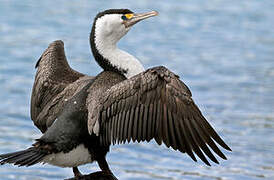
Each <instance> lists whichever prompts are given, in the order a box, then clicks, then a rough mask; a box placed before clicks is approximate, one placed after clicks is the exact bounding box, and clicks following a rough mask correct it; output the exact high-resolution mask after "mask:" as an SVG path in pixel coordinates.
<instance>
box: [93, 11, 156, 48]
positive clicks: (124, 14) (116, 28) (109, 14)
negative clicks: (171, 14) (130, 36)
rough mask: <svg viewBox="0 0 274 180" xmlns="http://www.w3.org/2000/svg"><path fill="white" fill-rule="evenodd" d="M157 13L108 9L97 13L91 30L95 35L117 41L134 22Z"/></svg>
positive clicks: (113, 41)
mask: <svg viewBox="0 0 274 180" xmlns="http://www.w3.org/2000/svg"><path fill="white" fill-rule="evenodd" d="M157 14H158V13H157V12H156V11H151V12H147V13H140V14H136V13H133V12H132V11H130V10H128V9H109V10H106V11H103V12H100V13H98V14H97V16H96V17H95V19H94V23H93V30H94V33H95V36H96V37H97V36H100V37H102V38H105V39H108V40H109V41H110V42H112V43H117V42H118V41H119V40H120V39H121V38H122V37H123V36H124V35H125V34H126V33H127V32H128V31H129V30H130V28H131V27H132V26H133V25H134V24H136V23H137V22H139V21H141V20H144V19H146V18H149V17H152V16H156V15H157ZM110 42H108V43H110Z"/></svg>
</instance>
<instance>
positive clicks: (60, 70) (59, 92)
mask: <svg viewBox="0 0 274 180" xmlns="http://www.w3.org/2000/svg"><path fill="white" fill-rule="evenodd" d="M35 67H36V68H37V72H36V75H35V80H34V84H33V88H32V96H31V119H32V120H33V122H34V124H35V125H36V126H37V127H38V128H39V129H40V130H41V131H42V132H45V131H46V130H47V128H48V127H49V126H50V125H51V124H52V123H53V121H54V120H55V119H56V117H57V115H58V114H59V111H60V110H61V109H63V108H62V107H64V104H65V101H64V99H69V97H71V96H72V95H73V94H74V93H75V92H76V91H77V89H78V87H79V84H77V85H75V86H70V87H68V85H69V84H71V83H73V82H75V81H77V80H78V79H79V78H80V77H83V76H84V75H83V74H81V73H79V72H76V71H74V70H73V69H71V68H70V66H69V64H68V62H67V59H66V56H65V51H64V43H63V42H62V41H60V40H58V41H54V42H52V43H51V44H50V45H49V47H48V48H47V49H46V50H45V51H44V53H43V54H42V56H41V57H40V58H39V60H38V61H37V64H36V66H35ZM85 84H86V83H83V86H84V85H85ZM83 86H81V87H83Z"/></svg>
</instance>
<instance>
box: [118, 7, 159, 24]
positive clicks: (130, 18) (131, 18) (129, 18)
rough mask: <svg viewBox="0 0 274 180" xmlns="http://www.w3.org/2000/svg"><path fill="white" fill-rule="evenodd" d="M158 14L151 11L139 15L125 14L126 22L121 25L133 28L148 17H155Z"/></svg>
mask: <svg viewBox="0 0 274 180" xmlns="http://www.w3.org/2000/svg"><path fill="white" fill-rule="evenodd" d="M158 14H159V13H158V12H157V11H151V12H147V13H139V14H126V15H125V16H126V20H124V22H123V24H124V25H125V27H126V28H128V27H131V26H133V25H134V24H136V23H137V22H140V21H142V20H144V19H147V18H149V17H153V16H157V15H158Z"/></svg>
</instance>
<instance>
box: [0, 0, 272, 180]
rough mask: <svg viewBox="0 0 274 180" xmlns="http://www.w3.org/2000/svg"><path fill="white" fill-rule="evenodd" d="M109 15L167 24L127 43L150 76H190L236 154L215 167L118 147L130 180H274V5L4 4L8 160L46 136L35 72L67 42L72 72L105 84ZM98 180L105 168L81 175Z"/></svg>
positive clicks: (1, 66)
mask: <svg viewBox="0 0 274 180" xmlns="http://www.w3.org/2000/svg"><path fill="white" fill-rule="evenodd" d="M108 8H129V9H131V10H133V11H134V12H146V11H149V10H157V11H158V12H159V13H160V15H159V16H158V17H155V18H151V19H149V20H146V21H144V22H142V23H140V24H138V25H136V26H135V27H134V28H132V30H131V31H130V32H129V33H128V34H127V36H125V37H124V38H123V39H122V40H121V41H120V43H119V46H120V48H121V49H124V50H126V51H128V52H130V53H131V54H133V55H135V56H136V57H138V59H140V60H141V61H142V63H143V64H144V66H145V67H146V68H149V67H153V66H157V65H164V66H166V67H168V68H169V69H170V70H172V71H174V72H175V73H177V74H178V75H180V77H181V79H182V80H183V81H184V82H185V83H186V84H187V85H188V86H189V87H190V89H191V91H192V93H193V99H194V100H195V102H196V103H197V105H198V106H199V107H200V109H201V110H202V112H203V114H204V115H205V116H206V117H207V119H208V120H209V122H210V123H211V124H212V125H213V127H215V129H216V130H217V132H218V133H219V134H220V135H221V137H223V139H224V140H225V141H226V142H227V144H228V145H229V146H230V147H231V148H232V150H233V152H232V153H230V152H225V154H226V156H227V157H228V160H227V161H224V160H221V159H219V160H220V165H215V164H212V166H211V167H207V166H205V165H204V164H203V163H201V161H199V162H198V163H195V162H192V160H191V159H190V158H189V157H188V156H186V155H185V154H181V153H179V152H175V151H173V150H171V149H167V148H166V147H165V146H158V145H156V144H155V142H151V143H149V144H145V143H144V144H130V145H119V146H113V147H112V149H111V153H109V154H108V156H107V158H108V161H109V163H110V166H111V169H112V170H113V172H114V174H115V175H116V176H117V177H119V179H121V180H156V179H169V180H182V179H187V180H188V179H203V180H204V179H205V180H211V179H213V180H227V179H244V180H245V179H248V180H256V179H274V1H272V0H241V1H238V0H210V1H209V0H184V1H177V0H169V1H146V0H138V1H130V0H115V1H107V0H106V1H89V0H71V1H67V0H54V1H53V0H47V1H35V0H25V1H19V0H17V1H16V0H0V102H1V103H0V153H6V152H10V151H15V150H20V149H24V148H27V147H29V146H30V145H31V144H32V143H33V142H34V141H33V140H34V139H35V138H39V137H40V135H41V134H40V132H39V131H38V130H37V129H36V128H35V127H34V125H33V124H32V121H31V120H30V115H29V111H30V108H29V106H30V95H31V88H32V83H33V81H34V75H35V69H34V66H35V63H36V61H37V59H38V58H39V57H40V55H41V54H42V52H43V51H44V50H45V49H46V48H47V46H48V44H49V43H50V42H52V41H53V40H57V39H61V40H63V41H64V43H65V50H66V55H67V58H68V60H69V63H70V65H71V66H72V67H73V68H74V69H76V70H78V71H80V72H83V73H86V74H89V75H95V74H97V73H99V72H100V71H101V68H100V67H99V66H98V65H97V64H96V63H95V61H94V59H93V57H92V55H91V51H90V47H89V33H90V29H91V25H92V22H93V18H94V17H95V15H96V14H97V13H98V12H99V11H102V10H105V9H108ZM80 169H81V171H83V172H84V173H91V172H93V171H97V170H98V167H97V164H96V163H94V164H88V165H85V166H81V167H80ZM72 176H73V174H72V170H71V169H69V168H58V167H53V166H49V165H35V166H33V167H30V168H24V167H21V168H18V167H14V166H11V165H5V166H1V167H0V179H1V180H11V179H16V180H27V179H28V180H29V179H33V180H53V179H64V178H68V177H72Z"/></svg>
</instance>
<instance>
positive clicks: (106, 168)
mask: <svg viewBox="0 0 274 180" xmlns="http://www.w3.org/2000/svg"><path fill="white" fill-rule="evenodd" d="M97 163H98V165H99V167H100V169H101V170H102V171H103V172H105V173H107V174H112V172H111V170H110V169H109V166H108V163H107V161H106V158H105V157H103V158H100V159H98V160H97Z"/></svg>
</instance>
